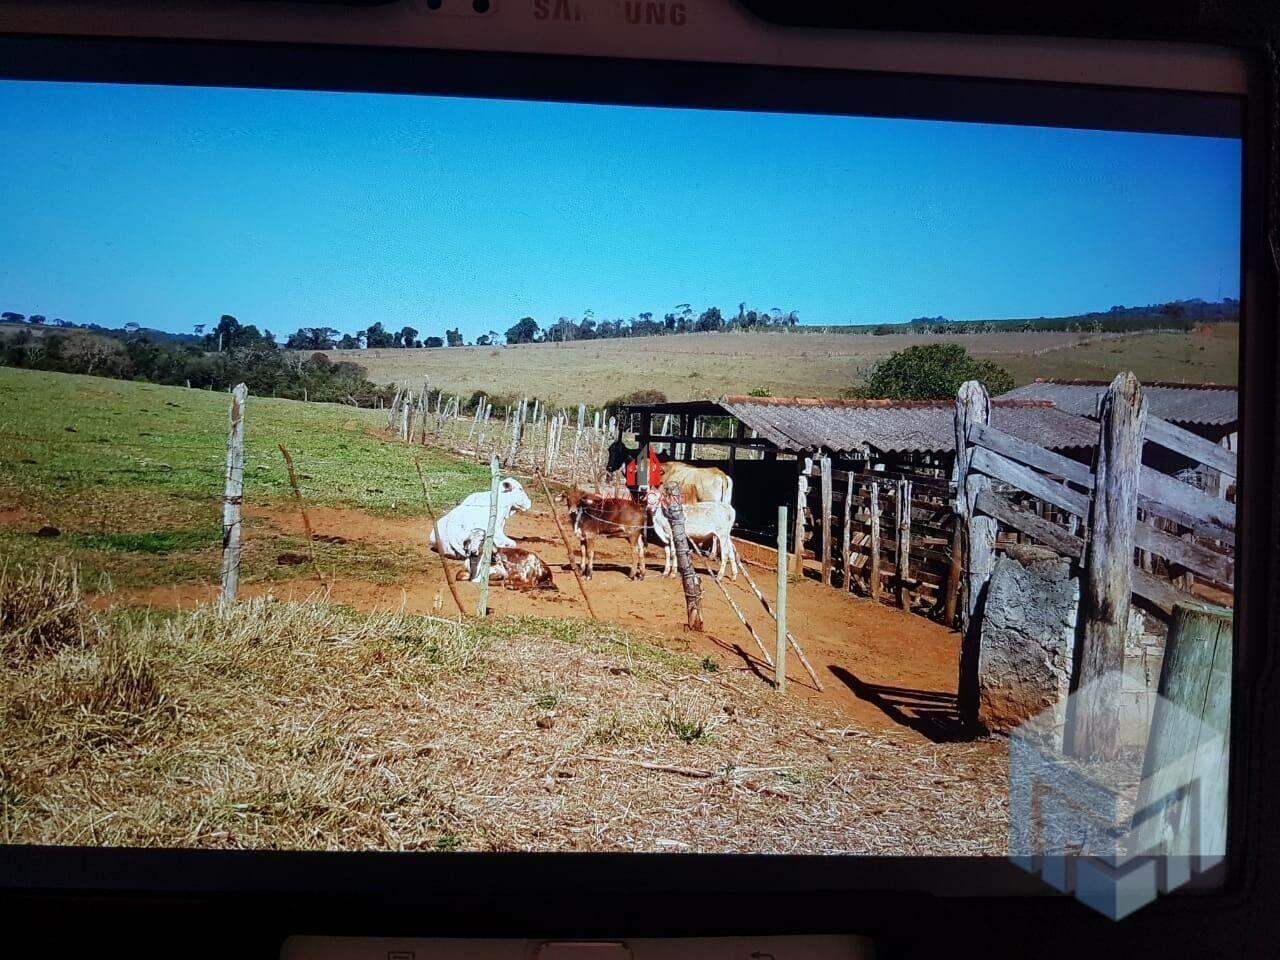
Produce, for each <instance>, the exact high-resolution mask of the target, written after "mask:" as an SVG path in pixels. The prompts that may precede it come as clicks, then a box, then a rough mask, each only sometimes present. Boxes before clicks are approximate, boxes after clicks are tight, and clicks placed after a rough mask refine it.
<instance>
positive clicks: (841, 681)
mask: <svg viewBox="0 0 1280 960" xmlns="http://www.w3.org/2000/svg"><path fill="white" fill-rule="evenodd" d="M249 512H250V516H252V517H255V518H257V519H258V520H259V521H260V523H261V524H269V525H270V526H271V527H274V528H278V529H280V530H282V531H285V532H288V533H291V534H295V535H300V534H301V530H302V525H301V519H300V517H299V516H298V515H297V512H296V511H292V510H289V509H287V508H278V509H277V508H271V509H262V508H256V509H254V510H252V511H249ZM310 513H311V522H312V526H313V528H314V531H315V533H316V535H317V537H323V536H326V535H334V534H336V535H340V536H342V537H344V538H347V539H350V540H352V541H354V542H356V543H359V544H364V545H366V546H367V548H368V549H369V555H370V557H371V558H372V557H376V550H377V545H378V544H395V545H397V547H398V548H401V549H406V548H408V549H414V550H416V551H417V552H418V553H419V554H420V556H421V572H420V573H419V574H417V575H414V576H411V577H409V578H407V579H403V580H401V581H399V582H396V583H377V582H372V581H371V580H370V579H369V578H362V577H360V576H358V575H356V576H352V575H346V574H344V575H340V576H337V577H327V578H326V580H325V583H324V585H323V588H324V590H325V591H326V594H327V596H328V597H329V599H331V600H332V601H333V602H336V603H342V604H347V605H350V606H351V607H354V608H356V609H358V610H369V611H376V610H388V609H395V610H403V611H405V612H408V613H425V614H443V615H446V616H453V615H455V614H456V610H455V609H454V606H453V600H452V598H451V597H450V595H449V592H448V590H447V588H446V586H445V583H444V580H443V578H442V577H441V573H440V561H439V558H438V557H437V556H436V555H435V554H434V553H432V552H430V551H429V550H428V549H427V547H426V522H425V521H422V520H394V519H386V518H382V517H374V516H370V515H368V514H364V513H362V512H360V511H357V510H344V509H337V508H316V509H312V510H311V511H310ZM507 529H508V532H509V533H511V535H512V536H514V537H515V538H517V539H518V540H520V541H521V542H522V543H523V544H524V545H526V546H527V547H529V548H530V549H532V550H534V551H536V552H537V553H539V554H540V555H541V556H542V557H543V558H544V559H545V560H546V561H547V562H548V563H549V564H550V565H551V567H552V570H553V571H554V573H555V577H556V582H557V585H558V586H559V588H560V589H559V592H556V593H546V592H536V593H529V594H526V593H518V592H515V591H511V590H504V589H501V588H499V587H497V586H496V585H495V588H494V589H493V590H491V591H490V610H491V611H492V613H493V614H494V615H496V616H502V617H521V616H540V617H586V616H588V614H587V610H586V607H585V605H584V604H583V602H582V598H581V595H580V594H579V593H578V588H577V584H576V582H575V580H574V577H573V575H572V573H571V572H570V571H569V569H568V566H567V563H566V557H565V550H564V546H563V544H562V543H561V541H560V538H559V535H558V533H557V532H556V528H555V525H554V523H553V521H552V519H551V516H550V513H549V512H547V510H546V509H543V510H541V511H533V512H530V513H527V514H517V515H516V516H514V517H512V519H511V520H510V521H509V522H508V525H507ZM249 535H250V536H265V535H269V532H268V531H266V530H261V529H260V530H258V531H256V532H255V531H254V530H253V528H251V529H250V534H249ZM648 558H649V562H648V568H647V569H648V573H647V576H646V578H645V579H644V580H643V581H639V582H633V581H630V580H628V579H627V576H626V572H625V571H626V569H627V567H628V563H629V560H628V554H627V551H626V548H625V546H624V545H623V544H622V543H621V541H608V540H606V541H602V542H601V543H600V546H599V549H598V550H597V564H596V576H595V577H594V579H593V580H591V581H590V583H589V584H588V587H587V589H588V590H589V591H590V593H591V599H592V604H593V605H594V606H595V609H596V611H597V613H598V614H599V615H600V617H601V618H603V619H604V620H607V621H610V622H612V623H616V624H618V625H620V626H622V627H624V628H626V629H627V630H628V631H630V632H632V633H634V634H635V635H637V636H638V637H641V638H644V639H645V640H647V641H649V642H652V643H654V644H657V645H659V646H661V647H663V648H665V649H669V650H673V651H677V652H681V653H689V654H694V655H696V656H698V657H709V658H711V660H712V661H713V662H714V663H715V664H716V665H717V666H719V667H720V668H722V669H723V670H725V671H726V672H728V673H730V674H741V675H743V677H744V682H746V681H749V682H751V683H754V684H758V685H760V686H762V687H764V686H765V685H766V684H767V683H768V682H769V681H770V680H771V678H772V671H771V670H770V669H769V667H768V666H767V665H766V664H765V663H764V662H763V658H762V657H761V655H760V653H759V651H758V650H757V649H756V647H755V644H754V642H753V641H752V640H751V637H750V635H749V634H748V633H747V631H746V630H745V629H744V628H743V626H742V624H741V623H740V622H739V620H738V619H737V617H736V616H735V614H734V613H733V611H732V610H731V609H730V607H729V605H728V604H727V603H726V602H725V600H724V598H723V597H722V596H721V595H720V593H719V591H717V590H716V589H715V588H714V586H713V585H712V584H710V583H706V584H704V595H703V612H704V617H705V622H706V629H705V631H704V632H703V633H701V634H699V633H693V632H690V631H688V630H686V629H685V620H684V600H683V593H682V592H681V588H680V585H679V581H678V580H677V579H664V578H663V577H661V576H660V571H661V560H660V554H659V553H658V550H657V548H654V547H650V549H649V552H648ZM370 562H371V563H372V562H376V561H375V560H372V559H371V561H370ZM294 569H296V570H298V572H299V578H298V579H296V580H290V581H287V582H283V583H279V582H277V583H258V584H249V585H242V588H241V589H242V593H243V594H244V595H245V596H262V595H266V594H270V595H272V596H275V597H277V598H282V599H301V598H303V597H306V596H308V595H310V594H312V593H314V592H315V591H316V590H317V589H320V588H321V584H320V583H319V582H318V581H317V579H316V577H315V576H314V575H313V574H312V573H311V572H310V570H309V568H308V567H307V566H306V565H305V564H299V565H298V566H297V567H295V568H294ZM451 569H452V570H454V571H457V570H458V569H459V565H458V564H457V563H454V562H451ZM753 575H754V576H755V578H756V580H757V582H760V583H761V585H762V587H765V588H766V589H767V586H766V584H765V582H764V580H763V578H765V577H768V576H772V573H771V571H763V570H760V569H758V568H756V569H755V571H754V574H753ZM457 586H458V590H459V593H460V595H461V597H462V601H463V604H464V605H465V606H466V608H467V610H468V612H470V611H471V610H473V609H474V607H475V603H476V601H477V588H476V587H475V586H474V585H472V584H470V583H466V582H463V583H459V584H457ZM725 587H726V589H728V591H729V593H730V595H731V596H732V597H733V598H734V600H735V601H736V602H737V603H738V605H739V606H740V607H741V609H742V610H743V611H744V613H746V615H747V618H748V619H749V620H750V621H751V623H752V625H753V626H754V627H755V629H756V632H757V633H758V634H759V635H760V636H761V637H762V638H764V639H765V640H766V643H771V642H772V637H773V635H774V626H773V621H772V620H771V619H770V618H769V617H768V615H767V614H766V613H765V611H764V609H763V608H762V607H761V605H760V603H759V601H758V600H757V599H756V597H755V595H754V594H753V593H752V592H751V590H750V588H749V587H748V586H747V585H746V583H745V581H744V580H740V581H739V582H738V583H736V584H735V583H733V582H730V581H726V582H725ZM216 594H217V590H216V587H215V586H214V585H212V584H180V585H173V586H159V587H153V588H149V589H145V590H139V591H119V592H116V593H112V594H100V595H97V596H95V597H94V598H92V602H93V603H94V604H95V606H99V607H101V606H104V605H109V604H112V603H129V604H142V605H153V606H159V607H170V606H190V605H192V604H194V603H197V602H200V601H206V600H211V599H213V598H214V597H215V596H216ZM788 622H789V625H790V627H791V629H792V631H793V632H794V633H795V634H796V636H797V637H798V638H799V640H800V642H801V644H802V645H803V646H804V648H805V653H806V654H807V655H808V657H809V659H810V661H811V662H812V664H813V666H814V669H815V671H816V672H817V674H818V677H819V679H820V680H821V682H822V685H823V687H824V689H823V690H822V691H818V690H816V689H815V688H814V687H813V684H812V682H811V681H810V679H809V677H808V676H807V675H806V674H805V673H804V672H803V668H802V667H801V665H800V664H799V663H798V662H797V659H796V657H795V656H794V655H793V656H790V657H789V658H788V671H787V675H788V680H789V685H790V693H789V695H790V696H791V697H793V698H796V699H798V700H804V701H812V702H815V703H823V704H827V705H830V706H831V707H833V708H834V709H836V710H838V711H839V712H840V714H841V715H842V716H844V717H845V718H847V720H848V721H849V722H850V723H855V724H857V725H859V726H860V727H863V728H866V729H871V730H886V729H891V728H903V729H905V730H906V731H907V733H908V735H910V736H915V737H919V738H922V739H929V740H947V739H949V738H950V737H952V736H953V735H954V734H955V723H956V704H955V691H956V686H955V684H956V677H957V669H958V667H957V665H958V658H959V636H958V634H956V633H954V632H953V631H950V630H947V629H946V628H944V627H942V626H940V625H939V624H936V623H934V622H932V621H930V620H927V619H925V618H923V617H920V616H916V615H914V614H908V613H905V612H903V611H901V610H898V609H896V608H892V607H888V606H884V605H881V604H877V603H874V602H872V601H870V600H867V599H864V598H861V597H856V596H852V595H850V594H846V593H843V592H841V591H839V590H833V589H831V588H827V587H823V586H821V585H820V584H818V583H816V582H813V581H808V580H806V581H804V582H798V583H794V584H792V587H791V590H790V592H789V595H788ZM770 652H771V653H772V650H771V651H770Z"/></svg>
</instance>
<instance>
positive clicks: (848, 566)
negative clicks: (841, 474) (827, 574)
mask: <svg viewBox="0 0 1280 960" xmlns="http://www.w3.org/2000/svg"><path fill="white" fill-rule="evenodd" d="M853 508H854V502H853V471H852V470H850V471H849V472H848V473H846V474H845V485H844V533H843V534H842V535H841V537H840V563H841V569H842V570H844V583H843V584H841V586H842V587H843V589H845V590H852V589H853V557H852V556H851V555H850V553H849V541H850V539H852V536H853Z"/></svg>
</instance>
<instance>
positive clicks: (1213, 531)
mask: <svg viewBox="0 0 1280 960" xmlns="http://www.w3.org/2000/svg"><path fill="white" fill-rule="evenodd" d="M1172 429H1175V430H1176V429H1179V428H1177V427H1173V428H1172ZM1181 432H1183V433H1186V431H1185V430H1184V431H1181ZM1188 436H1192V437H1194V436H1195V435H1194V434H1188ZM1196 439H1197V440H1199V439H1201V438H1199V437H1196ZM970 440H971V441H972V442H974V443H978V444H981V445H982V446H983V447H985V448H986V449H988V450H991V451H994V452H995V453H998V454H1001V455H1003V456H1004V457H1006V458H1008V459H1011V460H1013V461H1015V462H1017V463H1020V464H1026V465H1027V466H1031V467H1035V468H1037V469H1039V470H1044V471H1046V472H1048V473H1052V474H1055V475H1057V476H1060V477H1064V478H1065V479H1067V480H1070V481H1072V482H1073V483H1078V484H1080V485H1082V486H1084V487H1086V488H1088V489H1092V488H1093V475H1092V473H1091V471H1090V470H1089V468H1088V467H1087V466H1085V465H1084V464H1082V463H1078V462H1076V461H1075V460H1070V459H1068V458H1067V457H1064V456H1061V455H1060V454H1057V453H1054V452H1053V451H1052V450H1045V449H1043V448H1041V447H1037V446H1036V445H1035V444H1032V443H1027V442H1026V441H1025V440H1020V439H1018V438H1017V437H1014V436H1010V435H1009V434H1007V433H1005V432H1003V431H1002V430H999V429H997V428H995V427H990V426H986V427H984V426H981V425H979V426H978V427H976V428H973V429H971V431H970ZM1203 443H1205V444H1206V445H1207V447H1208V448H1212V449H1214V450H1221V449H1222V448H1221V447H1218V446H1217V445H1215V444H1211V443H1209V442H1208V441H1207V440H1206V441H1203ZM984 472H985V471H984ZM998 479H1001V480H1004V482H1006V483H1012V484H1014V485H1015V486H1019V487H1021V488H1022V489H1027V488H1026V487H1022V485H1021V484H1019V483H1018V482H1017V481H1016V480H1007V479H1005V478H1004V477H1000V478H998ZM1027 492H1028V493H1032V494H1036V491H1034V490H1030V489H1027ZM1138 492H1139V503H1140V505H1141V506H1142V507H1143V509H1147V510H1150V511H1151V512H1152V513H1156V514H1159V515H1160V516H1167V517H1168V518H1169V519H1171V520H1174V521H1176V522H1178V523H1182V524H1183V525H1184V526H1189V527H1193V528H1196V527H1199V529H1197V530H1196V532H1197V533H1200V534H1201V535H1202V536H1208V537H1212V538H1213V539H1215V540H1225V539H1227V538H1228V537H1230V542H1234V539H1235V538H1234V536H1233V535H1231V534H1232V533H1233V532H1234V530H1235V505H1234V504H1231V503H1229V502H1227V501H1225V500H1223V499H1221V498H1218V497H1211V496H1209V495H1207V494H1205V493H1204V492H1203V491H1200V490H1197V489H1196V488H1195V487H1193V486H1191V485H1190V484H1187V483H1183V482H1182V481H1181V480H1178V479H1176V478H1175V477H1171V476H1168V475H1167V474H1164V473H1161V472H1160V471H1159V470H1154V469H1152V468H1151V467H1143V468H1142V470H1141V482H1140V485H1139V488H1138ZM1037 495H1038V494H1037ZM1050 502H1051V503H1054V505H1055V506H1062V507H1063V508H1064V509H1071V508H1070V507H1065V506H1064V505H1063V504H1061V503H1059V502H1057V501H1056V500H1050ZM1073 512H1074V511H1073ZM1206 524H1208V525H1210V526H1208V527H1205V525H1206ZM1219 528H1221V529H1219Z"/></svg>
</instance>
